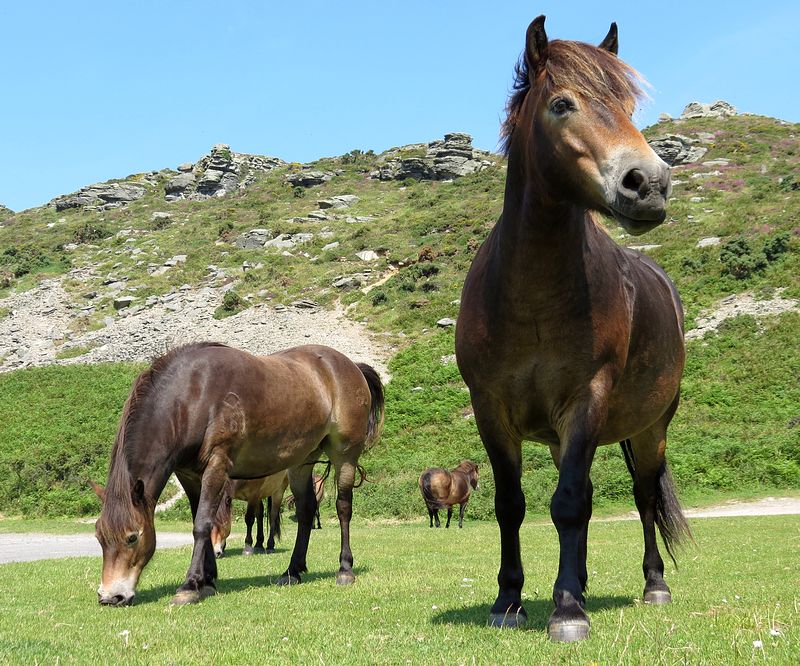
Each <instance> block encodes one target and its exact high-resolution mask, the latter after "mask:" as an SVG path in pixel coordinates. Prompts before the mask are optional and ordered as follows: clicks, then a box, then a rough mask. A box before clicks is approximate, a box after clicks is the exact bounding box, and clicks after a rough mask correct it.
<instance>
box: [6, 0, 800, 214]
mask: <svg viewBox="0 0 800 666" xmlns="http://www.w3.org/2000/svg"><path fill="white" fill-rule="evenodd" d="M540 13H543V14H546V15H547V23H546V28H547V31H548V35H549V36H550V38H551V39H553V38H565V39H578V40H584V41H590V42H594V43H596V42H599V41H600V40H601V39H602V38H603V36H604V35H605V33H606V31H607V30H608V26H609V23H610V22H611V21H616V22H617V23H618V25H619V31H620V56H621V57H622V58H623V59H624V60H626V61H627V62H628V63H629V64H631V65H633V66H634V67H635V68H637V69H638V70H639V71H640V72H642V73H643V74H644V75H645V76H646V77H647V79H648V80H649V81H650V83H651V84H652V86H653V87H652V89H651V91H650V93H651V97H652V102H651V103H650V104H649V105H647V106H646V107H645V108H644V109H643V110H642V111H641V112H640V114H639V116H638V123H639V125H641V126H645V125H649V124H652V123H653V122H655V120H656V119H657V117H658V114H659V113H660V112H662V111H665V112H668V113H670V114H672V115H678V114H679V113H680V112H681V110H682V109H683V107H684V105H685V104H686V103H688V102H690V101H692V100H697V101H704V102H712V101H715V100H717V99H725V100H727V101H729V102H731V103H732V104H734V105H735V106H736V107H737V108H738V109H739V110H740V111H747V112H752V113H758V114H763V115H770V116H775V117H779V118H783V119H785V120H791V121H794V122H798V121H800V73H798V69H797V67H798V63H800V38H798V32H797V30H798V25H800V2H797V0H779V1H776V2H765V3H753V2H744V1H739V0H730V1H728V2H705V1H703V0H695V1H694V2H683V1H680V0H675V1H673V2H669V3H667V2H660V3H646V2H637V3H632V2H630V1H628V2H612V1H607V2H581V1H579V0H573V1H572V2H564V1H563V0H562V1H560V2H550V1H539V2H502V3H501V2H485V1H484V2H471V1H461V2H449V1H437V2H431V1H430V0H428V1H426V2H417V1H414V0H409V1H406V2H403V3H396V2H375V1H374V0H373V1H372V2H329V1H328V2H318V1H317V0H305V1H304V2H302V3H298V4H294V3H286V2H282V3H271V2H253V1H249V2H236V1H235V0H230V1H229V2H226V3H223V2H206V1H204V0H195V1H194V2H183V1H170V0H168V1H166V2H164V1H162V2H151V1H150V0H140V1H139V2H136V3H132V2H126V3H120V2H113V1H112V2H109V1H108V0H106V1H105V2H89V1H82V0H73V1H72V2H63V3H61V2H54V1H52V0H51V1H50V2H41V1H38V0H13V1H12V0H0V35H2V38H0V91H2V97H1V98H0V128H2V129H1V130H0V132H1V134H0V136H2V144H3V148H4V155H3V158H2V160H0V203H3V204H5V205H7V206H9V207H11V208H13V209H14V210H22V209H25V208H28V207H31V206H38V205H41V204H43V203H45V202H47V201H48V200H50V199H51V198H53V197H54V196H57V195H59V194H65V193H68V192H72V191H75V190H77V189H78V188H80V187H81V186H83V185H88V184H90V183H93V182H98V181H102V180H107V179H109V178H119V177H124V176H126V175H128V174H131V173H136V172H141V171H150V170H154V169H161V168H164V167H173V168H174V167H175V166H177V165H178V164H179V163H181V162H186V161H195V160H197V159H198V158H200V157H201V156H202V155H203V154H204V153H206V152H208V150H209V148H210V147H211V146H212V145H213V144H215V143H228V144H230V145H231V147H232V149H233V150H235V151H238V152H249V153H260V154H266V155H275V156H277V157H281V158H283V159H285V160H289V161H298V162H306V161H311V160H313V159H316V158H318V157H324V156H332V155H340V154H342V153H345V152H347V151H349V150H351V149H353V148H360V149H362V150H366V149H370V148H371V149H373V150H375V151H381V150H385V149H386V148H389V147H391V146H397V145H402V144H407V143H417V142H422V141H430V140H433V139H436V138H439V137H441V136H442V135H443V134H444V133H445V132H450V131H461V132H468V133H470V134H472V135H473V137H474V143H475V145H476V146H477V147H480V148H485V149H489V150H494V149H496V148H497V145H498V128H499V124H500V120H501V118H502V116H503V109H504V105H505V101H506V97H507V93H508V90H509V87H510V84H511V81H512V73H513V66H514V63H515V62H516V60H517V57H518V56H519V54H520V53H521V51H522V48H523V45H524V44H523V43H524V36H525V29H526V27H527V25H528V23H529V22H530V21H531V20H532V19H533V18H534V17H535V16H536V15H538V14H540Z"/></svg>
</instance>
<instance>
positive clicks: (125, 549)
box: [95, 343, 383, 606]
mask: <svg viewBox="0 0 800 666" xmlns="http://www.w3.org/2000/svg"><path fill="white" fill-rule="evenodd" d="M382 424H383V387H382V385H381V381H380V377H379V376H378V374H377V373H376V372H375V370H373V369H372V368H371V367H369V366H368V365H365V364H363V363H360V364H355V363H353V362H352V361H351V360H350V359H348V358H347V357H346V356H344V355H342V354H340V353H339V352H337V351H335V350H334V349H330V348H329V347H323V346H318V345H308V346H304V347H294V348H292V349H287V350H285V351H282V352H278V353H276V354H272V355H270V356H261V357H255V356H252V355H251V354H248V353H247V352H244V351H240V350H238V349H232V348H231V347H226V346H225V345H220V344H214V343H202V344H193V345H187V346H185V347H180V348H178V349H175V350H173V351H171V352H170V353H169V354H167V355H165V356H162V357H161V358H159V359H158V360H156V361H155V362H154V363H153V365H152V366H151V367H150V369H149V370H147V371H145V372H143V373H142V374H141V375H139V377H138V378H137V380H136V381H135V382H134V385H133V389H132V390H131V394H130V396H129V397H128V400H127V402H126V403H125V409H124V411H123V414H122V419H121V421H120V426H119V430H118V431H117V438H116V441H115V442H114V448H113V450H112V452H111V463H110V466H109V474H108V486H107V487H106V488H105V489H103V488H100V487H99V486H96V487H95V490H96V492H97V493H98V495H99V496H100V498H101V500H102V501H103V510H102V512H101V513H100V518H99V519H98V520H97V526H96V533H97V539H98V541H100V545H101V546H102V548H103V574H102V580H101V583H100V587H99V589H98V591H97V594H98V598H99V600H100V603H101V604H110V605H114V606H120V605H125V604H129V603H131V601H132V600H133V597H134V594H135V589H136V584H137V582H138V580H139V576H140V574H141V572H142V569H143V568H144V566H145V565H146V564H147V563H148V562H149V561H150V558H151V557H152V555H153V551H154V550H155V545H156V539H155V529H154V526H153V513H154V508H155V504H156V500H157V499H158V497H159V495H160V494H161V491H162V490H163V488H164V485H165V484H166V482H167V479H168V478H169V475H170V474H171V473H172V472H173V471H174V472H175V474H176V476H177V477H178V479H179V481H180V482H181V485H182V486H183V487H184V489H185V490H186V494H187V496H188V498H189V503H190V505H191V509H192V516H193V517H194V529H193V532H192V533H193V535H194V550H193V551H192V561H191V564H190V566H189V571H188V572H187V574H186V580H185V581H184V583H183V584H182V585H181V586H180V587H179V588H178V592H177V594H176V595H175V597H174V598H173V600H172V603H173V604H187V603H195V602H198V601H200V600H201V599H202V598H204V597H206V596H208V595H210V594H214V593H215V592H216V588H215V585H214V584H215V581H216V578H217V563H216V558H215V557H214V550H213V548H212V547H211V526H212V524H213V520H214V515H215V513H216V511H217V506H218V504H219V501H220V499H221V497H222V491H223V487H224V485H225V482H226V481H227V479H228V477H230V478H232V479H254V478H260V477H264V476H267V475H270V474H276V473H277V472H280V471H281V470H284V469H288V470H289V485H290V486H291V488H292V492H293V493H294V496H295V498H296V500H297V516H298V528H297V537H296V540H295V545H294V550H293V551H292V557H291V561H290V562H289V567H288V569H287V570H286V572H285V573H284V574H283V576H281V578H280V579H278V581H277V582H278V584H279V585H289V584H296V583H299V582H300V574H301V573H302V572H304V571H306V553H307V551H308V540H309V536H310V534H311V520H312V518H313V516H314V507H315V505H316V501H315V500H314V491H313V489H312V487H311V470H312V465H311V464H309V463H312V462H314V461H316V460H317V459H318V458H319V456H320V455H321V454H322V453H324V454H325V455H327V456H328V458H329V459H330V461H331V463H332V464H333V468H334V470H335V479H336V488H337V498H336V510H337V513H338V516H339V524H340V527H341V551H340V554H339V564H340V566H339V571H338V573H337V574H336V582H337V583H338V584H340V585H346V584H349V583H352V582H354V581H355V576H354V575H353V554H352V551H351V550H350V518H351V515H352V501H353V483H354V479H355V472H356V468H357V465H358V457H359V456H360V455H361V453H362V451H364V450H365V448H367V447H368V446H369V445H370V444H371V443H372V442H373V441H374V440H375V438H376V437H377V436H378V434H379V432H380V429H381V427H382Z"/></svg>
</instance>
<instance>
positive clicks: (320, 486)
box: [286, 464, 360, 530]
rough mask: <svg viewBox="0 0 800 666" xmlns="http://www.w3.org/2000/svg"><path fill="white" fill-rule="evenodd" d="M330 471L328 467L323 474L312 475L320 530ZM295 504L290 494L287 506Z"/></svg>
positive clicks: (312, 527) (316, 515) (315, 513)
mask: <svg viewBox="0 0 800 666" xmlns="http://www.w3.org/2000/svg"><path fill="white" fill-rule="evenodd" d="M329 467H330V464H329ZM329 471H330V469H328V470H327V471H326V472H325V473H324V474H322V475H319V474H312V475H311V482H312V483H313V484H314V497H315V498H316V500H317V508H316V511H315V512H314V517H315V518H316V521H317V525H316V528H317V529H318V530H321V529H322V523H320V522H319V505H320V504H321V503H322V500H323V499H324V498H325V479H327V478H328V472H329ZM359 485H360V483H359V484H356V485H355V486H353V487H354V488H357V487H358V486H359ZM294 505H295V501H294V495H289V496H288V497H287V498H286V508H288V509H294ZM311 529H312V530H313V529H314V522H313V521H312V522H311Z"/></svg>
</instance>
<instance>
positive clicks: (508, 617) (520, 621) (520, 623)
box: [489, 606, 528, 629]
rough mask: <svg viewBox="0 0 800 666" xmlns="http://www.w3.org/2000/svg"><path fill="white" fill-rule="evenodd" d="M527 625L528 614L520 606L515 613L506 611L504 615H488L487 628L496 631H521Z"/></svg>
mask: <svg viewBox="0 0 800 666" xmlns="http://www.w3.org/2000/svg"><path fill="white" fill-rule="evenodd" d="M526 624H528V614H527V613H526V612H525V609H524V608H523V607H522V606H520V607H519V609H518V610H517V611H512V610H511V609H509V610H507V611H506V612H505V613H494V612H493V613H490V614H489V626H490V627H497V628H498V629H522V628H524V627H525V625H526Z"/></svg>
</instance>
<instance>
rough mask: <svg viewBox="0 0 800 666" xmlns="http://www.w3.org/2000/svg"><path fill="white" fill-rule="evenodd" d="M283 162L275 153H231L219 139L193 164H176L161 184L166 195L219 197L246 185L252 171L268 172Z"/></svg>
mask: <svg viewBox="0 0 800 666" xmlns="http://www.w3.org/2000/svg"><path fill="white" fill-rule="evenodd" d="M284 164H286V163H285V162H284V161H283V160H281V159H279V158H277V157H265V156H263V155H248V154H245V153H234V152H233V151H231V148H230V146H228V145H227V144H224V143H219V144H217V145H216V146H214V147H213V148H212V149H211V152H210V153H209V154H208V155H205V156H203V157H202V158H201V159H199V160H198V161H197V162H196V163H195V164H190V163H187V164H181V165H180V166H179V167H178V172H177V173H176V174H175V175H174V176H172V178H170V179H169V181H168V182H167V184H166V185H165V186H164V191H165V194H166V199H167V201H175V200H176V199H192V200H202V199H208V198H209V197H223V196H225V195H226V194H229V193H231V192H235V191H236V190H239V189H243V188H245V187H247V186H248V185H250V184H251V183H252V182H253V181H254V180H255V175H256V173H268V172H270V171H272V170H273V169H277V168H278V167H281V166H283V165H284Z"/></svg>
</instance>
